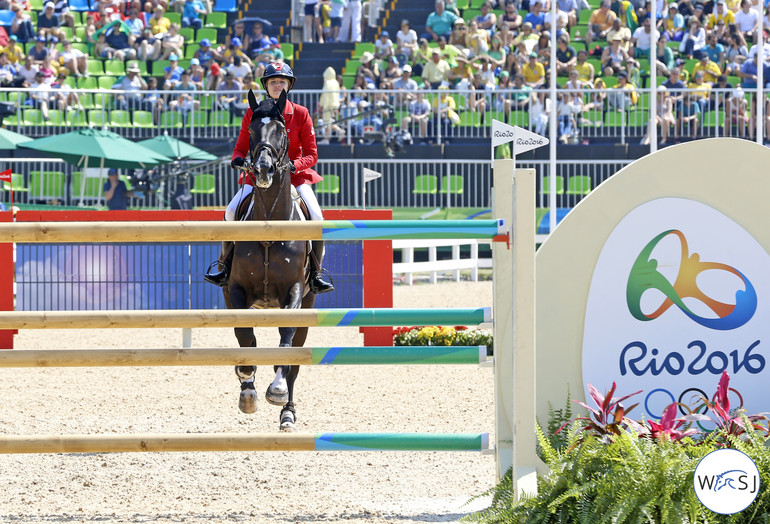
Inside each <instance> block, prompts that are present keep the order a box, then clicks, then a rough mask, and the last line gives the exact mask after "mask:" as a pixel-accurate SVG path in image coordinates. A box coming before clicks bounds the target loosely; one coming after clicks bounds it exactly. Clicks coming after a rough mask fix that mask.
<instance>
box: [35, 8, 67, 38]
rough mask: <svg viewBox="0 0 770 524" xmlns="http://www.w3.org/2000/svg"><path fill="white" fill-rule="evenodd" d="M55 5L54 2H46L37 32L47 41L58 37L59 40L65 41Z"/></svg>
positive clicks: (38, 22) (38, 18) (38, 21)
mask: <svg viewBox="0 0 770 524" xmlns="http://www.w3.org/2000/svg"><path fill="white" fill-rule="evenodd" d="M55 7H56V6H55V5H54V3H53V2H46V3H45V5H44V6H43V12H42V13H40V15H38V17H37V32H38V34H39V35H42V36H45V37H46V39H49V38H51V37H54V36H55V37H56V38H58V39H59V40H63V39H64V33H62V32H61V30H60V29H59V25H60V23H59V17H58V16H56V13H54V9H55Z"/></svg>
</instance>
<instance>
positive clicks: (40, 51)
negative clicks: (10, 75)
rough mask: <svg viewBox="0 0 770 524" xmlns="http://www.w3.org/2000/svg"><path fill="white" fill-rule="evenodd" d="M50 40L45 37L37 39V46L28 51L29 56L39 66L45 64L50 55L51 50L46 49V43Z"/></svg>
mask: <svg viewBox="0 0 770 524" xmlns="http://www.w3.org/2000/svg"><path fill="white" fill-rule="evenodd" d="M47 41H48V39H47V38H46V37H44V36H42V35H41V36H38V37H37V38H36V39H35V45H34V46H33V47H31V48H30V49H29V51H27V56H29V57H30V58H32V60H33V61H34V62H35V64H37V65H38V66H39V65H40V64H42V63H43V59H44V58H47V57H48V55H49V54H50V52H51V51H50V50H49V49H48V48H47V47H46V45H45V44H46V42H47Z"/></svg>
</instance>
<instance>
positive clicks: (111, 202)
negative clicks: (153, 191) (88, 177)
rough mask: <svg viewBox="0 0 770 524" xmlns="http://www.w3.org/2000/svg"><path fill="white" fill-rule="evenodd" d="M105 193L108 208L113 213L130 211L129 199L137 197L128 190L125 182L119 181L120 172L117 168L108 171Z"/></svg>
mask: <svg viewBox="0 0 770 524" xmlns="http://www.w3.org/2000/svg"><path fill="white" fill-rule="evenodd" d="M103 192H104V200H105V201H106V202H107V208H108V209H110V210H111V211H112V210H124V209H128V197H132V198H133V197H134V196H136V195H135V194H134V192H133V191H129V190H128V188H127V187H126V184H125V182H123V181H122V180H119V179H118V170H117V169H115V168H110V169H109V171H107V182H105V183H104V188H103Z"/></svg>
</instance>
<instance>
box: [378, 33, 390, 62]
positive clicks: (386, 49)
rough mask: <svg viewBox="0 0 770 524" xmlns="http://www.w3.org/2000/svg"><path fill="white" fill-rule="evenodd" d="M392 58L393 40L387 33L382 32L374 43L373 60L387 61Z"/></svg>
mask: <svg viewBox="0 0 770 524" xmlns="http://www.w3.org/2000/svg"><path fill="white" fill-rule="evenodd" d="M391 56H393V40H391V39H390V33H389V32H388V31H384V30H383V31H382V32H381V33H380V37H379V38H377V39H376V40H375V41H374V58H376V59H378V60H387V59H389V58H390V57H391Z"/></svg>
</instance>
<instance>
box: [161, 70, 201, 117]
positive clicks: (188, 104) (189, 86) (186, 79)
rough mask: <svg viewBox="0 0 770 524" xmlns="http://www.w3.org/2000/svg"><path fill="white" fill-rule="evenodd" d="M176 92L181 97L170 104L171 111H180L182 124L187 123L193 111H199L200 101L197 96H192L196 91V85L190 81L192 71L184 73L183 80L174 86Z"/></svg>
mask: <svg viewBox="0 0 770 524" xmlns="http://www.w3.org/2000/svg"><path fill="white" fill-rule="evenodd" d="M174 91H175V92H179V93H180V94H179V96H178V97H176V98H174V99H172V100H171V101H170V102H169V103H168V109H169V111H179V112H180V113H181V114H182V122H184V123H187V116H188V114H189V113H190V111H192V110H196V111H197V110H199V109H200V106H201V103H200V100H198V99H196V98H195V95H193V94H190V93H192V92H195V91H196V87H195V84H194V83H193V82H192V80H190V71H189V70H185V71H183V72H182V80H181V81H180V82H179V83H178V84H177V85H175V86H174Z"/></svg>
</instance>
